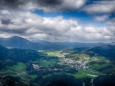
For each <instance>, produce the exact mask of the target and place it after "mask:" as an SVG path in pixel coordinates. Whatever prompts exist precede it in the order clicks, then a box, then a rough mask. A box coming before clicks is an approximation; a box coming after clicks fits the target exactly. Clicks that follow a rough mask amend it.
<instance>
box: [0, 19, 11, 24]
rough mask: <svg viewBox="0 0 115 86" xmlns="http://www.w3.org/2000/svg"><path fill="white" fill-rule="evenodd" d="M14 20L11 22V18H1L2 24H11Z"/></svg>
mask: <svg viewBox="0 0 115 86" xmlns="http://www.w3.org/2000/svg"><path fill="white" fill-rule="evenodd" d="M11 23H12V22H11V20H10V19H2V20H1V24H4V25H9V24H11Z"/></svg>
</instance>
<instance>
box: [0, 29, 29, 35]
mask: <svg viewBox="0 0 115 86" xmlns="http://www.w3.org/2000/svg"><path fill="white" fill-rule="evenodd" d="M26 31H27V29H25V28H24V29H22V28H21V29H20V28H19V29H9V28H0V32H7V33H12V34H20V35H21V34H25V33H26Z"/></svg>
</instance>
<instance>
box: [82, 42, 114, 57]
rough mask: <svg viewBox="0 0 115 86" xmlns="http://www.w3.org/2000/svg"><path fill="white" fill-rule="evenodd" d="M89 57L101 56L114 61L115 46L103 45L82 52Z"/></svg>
mask: <svg viewBox="0 0 115 86" xmlns="http://www.w3.org/2000/svg"><path fill="white" fill-rule="evenodd" d="M84 52H85V53H87V54H89V55H91V56H103V57H106V58H109V59H115V45H113V44H111V45H103V46H97V47H94V48H90V49H87V50H85V51H84Z"/></svg>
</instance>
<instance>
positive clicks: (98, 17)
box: [94, 15, 109, 22]
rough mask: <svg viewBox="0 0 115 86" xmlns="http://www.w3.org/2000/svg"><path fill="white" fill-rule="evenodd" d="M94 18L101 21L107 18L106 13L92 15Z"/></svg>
mask: <svg viewBox="0 0 115 86" xmlns="http://www.w3.org/2000/svg"><path fill="white" fill-rule="evenodd" d="M94 18H95V20H97V21H101V22H104V21H107V19H108V18H109V16H108V15H101V16H98V15H97V16H94Z"/></svg>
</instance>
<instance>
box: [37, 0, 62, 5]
mask: <svg viewBox="0 0 115 86" xmlns="http://www.w3.org/2000/svg"><path fill="white" fill-rule="evenodd" d="M62 2H63V0H37V3H38V4H41V5H49V6H54V5H60V4H62Z"/></svg>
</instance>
